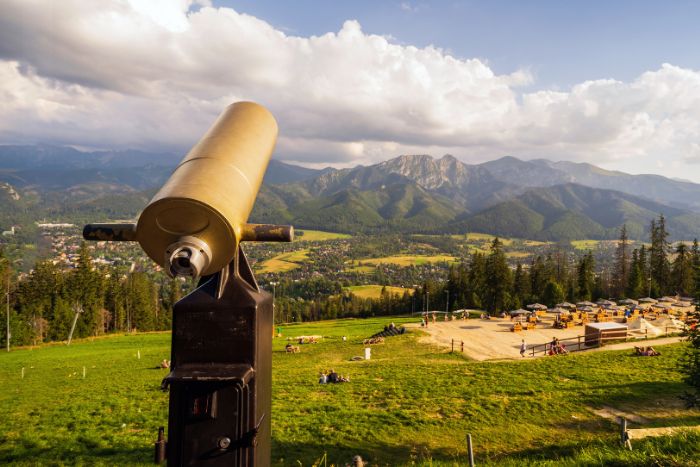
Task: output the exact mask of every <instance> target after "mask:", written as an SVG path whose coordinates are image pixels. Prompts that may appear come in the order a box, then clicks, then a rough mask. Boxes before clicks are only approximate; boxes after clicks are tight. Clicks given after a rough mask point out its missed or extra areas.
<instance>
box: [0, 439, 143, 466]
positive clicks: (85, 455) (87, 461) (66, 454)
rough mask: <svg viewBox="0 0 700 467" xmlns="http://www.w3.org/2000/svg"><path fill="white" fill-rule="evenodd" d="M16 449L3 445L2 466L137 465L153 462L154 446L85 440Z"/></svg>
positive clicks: (0, 455)
mask: <svg viewBox="0 0 700 467" xmlns="http://www.w3.org/2000/svg"><path fill="white" fill-rule="evenodd" d="M22 444H23V445H22V446H21V447H20V446H16V447H15V449H6V448H0V465H10V464H19V465H134V464H149V463H152V462H153V449H152V448H151V447H148V448H144V447H136V448H135V447H133V446H128V445H121V446H113V447H107V448H105V447H102V448H100V447H93V446H89V445H88V444H82V443H68V445H61V446H53V447H50V448H40V447H37V446H34V447H32V446H31V443H22Z"/></svg>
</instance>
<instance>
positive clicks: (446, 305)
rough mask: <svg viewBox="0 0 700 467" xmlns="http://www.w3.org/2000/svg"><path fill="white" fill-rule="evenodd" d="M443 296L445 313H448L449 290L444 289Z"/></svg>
mask: <svg viewBox="0 0 700 467" xmlns="http://www.w3.org/2000/svg"><path fill="white" fill-rule="evenodd" d="M445 298H446V302H445V313H449V312H450V291H449V290H445Z"/></svg>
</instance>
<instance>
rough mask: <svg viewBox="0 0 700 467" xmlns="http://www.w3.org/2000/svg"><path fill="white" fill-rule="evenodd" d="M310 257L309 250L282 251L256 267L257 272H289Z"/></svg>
mask: <svg viewBox="0 0 700 467" xmlns="http://www.w3.org/2000/svg"><path fill="white" fill-rule="evenodd" d="M308 259H309V250H308V249H304V250H296V251H291V252H288V253H282V254H281V255H277V256H275V257H274V258H270V259H268V260H266V261H263V262H262V263H260V265H259V266H257V267H256V268H255V270H256V272H259V273H261V274H265V273H268V272H287V271H291V270H292V269H296V268H298V267H299V266H300V263H303V262H304V261H307V260H308Z"/></svg>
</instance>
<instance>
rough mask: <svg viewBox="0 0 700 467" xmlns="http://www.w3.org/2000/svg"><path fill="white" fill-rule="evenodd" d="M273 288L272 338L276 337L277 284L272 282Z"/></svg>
mask: <svg viewBox="0 0 700 467" xmlns="http://www.w3.org/2000/svg"><path fill="white" fill-rule="evenodd" d="M270 285H271V286H272V337H275V286H276V285H277V282H270Z"/></svg>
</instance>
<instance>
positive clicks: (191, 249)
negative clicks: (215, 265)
mask: <svg viewBox="0 0 700 467" xmlns="http://www.w3.org/2000/svg"><path fill="white" fill-rule="evenodd" d="M210 261H211V250H210V249H209V245H207V243H206V242H204V241H202V240H200V239H199V238H197V237H182V238H180V239H178V241H177V242H175V243H172V244H171V245H170V246H168V248H167V250H166V251H165V264H167V265H168V268H167V273H168V275H169V276H170V277H178V276H186V277H187V276H189V277H199V276H200V275H201V274H202V271H204V270H205V269H206V268H207V267H208V266H209V263H210Z"/></svg>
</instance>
